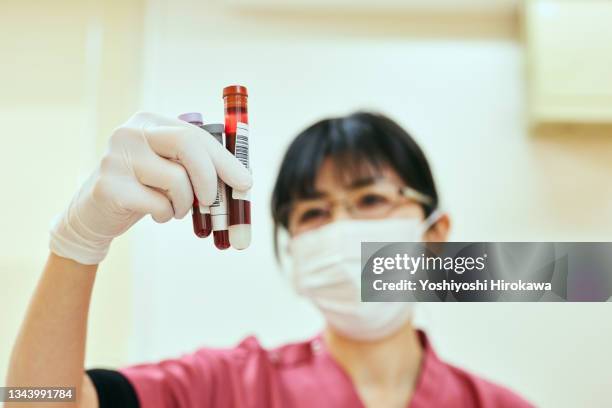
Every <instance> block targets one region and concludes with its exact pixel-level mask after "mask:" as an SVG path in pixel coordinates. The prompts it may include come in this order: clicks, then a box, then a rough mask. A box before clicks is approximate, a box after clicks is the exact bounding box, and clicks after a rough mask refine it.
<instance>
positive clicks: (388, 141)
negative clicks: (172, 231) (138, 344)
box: [8, 113, 531, 408]
mask: <svg viewBox="0 0 612 408" xmlns="http://www.w3.org/2000/svg"><path fill="white" fill-rule="evenodd" d="M217 175H219V176H220V177H221V178H222V179H223V180H224V181H225V182H226V183H227V184H228V185H230V186H231V187H233V188H234V189H238V190H247V189H249V188H250V187H251V182H252V180H251V176H250V174H249V172H248V171H247V170H245V168H244V167H243V166H242V165H241V164H240V163H239V162H238V160H236V159H235V158H234V157H233V156H232V155H231V154H230V153H228V152H227V151H226V150H225V149H224V148H223V147H222V146H221V145H220V144H218V143H217V142H216V141H215V140H214V139H213V137H212V136H211V135H209V134H208V133H206V132H205V131H203V130H201V129H199V128H197V127H195V126H192V125H189V124H186V123H183V122H181V121H178V120H174V119H169V118H165V117H161V116H158V115H155V114H150V113H139V114H136V115H135V116H133V117H132V118H131V119H130V120H129V121H128V122H127V123H126V124H124V125H123V126H121V127H119V128H118V129H116V130H115V131H114V133H113V135H112V136H111V139H110V143H109V149H108V152H107V153H106V154H105V156H104V158H103V159H102V161H101V163H100V165H99V166H98V168H97V169H96V171H95V172H94V173H93V174H92V176H91V177H90V178H89V180H88V181H87V182H86V183H85V184H84V185H83V186H82V188H81V189H80V191H78V192H77V194H76V195H75V196H74V199H73V200H72V202H71V203H70V205H69V206H68V208H67V209H66V211H65V212H64V213H63V214H62V215H61V216H60V217H58V218H57V220H56V221H55V223H54V226H53V227H52V230H51V238H50V248H51V253H50V255H49V259H48V262H47V264H46V266H45V268H44V271H43V273H42V276H41V278H40V282H39V283H38V287H37V289H36V291H35V293H34V295H33V297H32V300H31V303H30V307H29V309H28V312H27V315H26V318H25V321H24V322H23V325H22V328H21V331H20V334H19V336H18V339H17V341H16V344H15V346H14V349H13V354H12V359H11V364H10V369H9V373H8V385H9V386H43V385H47V386H50V385H53V386H60V385H61V386H74V387H76V389H77V401H76V402H75V404H74V406H78V407H83V408H93V407H103V408H107V407H126V408H131V407H142V408H171V407H172V408H179V407H180V408H186V407H252V408H255V407H257V408H260V407H261V408H264V407H270V408H281V407H282V408H285V407H298V408H301V407H304V408H306V407H308V408H311V407H319V408H324V407H377V408H378V407H381V408H384V407H394V408H395V407H411V408H422V407H483V408H489V407H496V408H497V407H508V408H510V407H512V408H517V407H519V408H520V407H529V406H531V405H530V404H529V403H527V402H525V401H524V400H523V399H521V398H520V397H518V396H517V395H515V394H514V393H512V392H511V391H509V390H507V389H505V388H503V387H501V386H498V385H495V384H493V383H491V382H488V381H486V380H484V379H481V378H479V377H477V376H475V375H473V374H470V373H468V372H466V371H464V370H462V369H460V368H457V367H454V366H451V365H449V364H447V363H445V362H443V361H441V360H440V359H439V358H438V357H437V356H436V353H435V352H434V350H433V349H432V346H431V344H430V343H429V341H428V339H427V337H426V335H425V334H424V333H423V332H421V331H418V330H416V329H415V328H414V327H413V325H412V323H411V317H412V304H411V303H363V302H360V288H359V285H360V283H359V282H360V279H359V277H360V268H359V257H360V252H359V251H360V242H361V241H413V240H428V241H444V240H446V238H447V235H448V231H449V218H448V216H447V215H446V214H444V213H442V212H440V211H439V209H438V194H437V191H436V187H435V185H434V180H433V177H432V173H431V170H430V167H429V164H428V162H427V159H426V158H425V156H424V154H423V152H422V151H421V149H420V148H419V146H418V145H417V144H416V143H415V141H414V140H413V139H412V138H411V137H410V135H409V134H408V133H406V132H405V131H404V130H403V129H402V128H401V127H400V126H398V125H397V124H396V123H395V122H393V121H392V120H390V119H388V118H386V117H384V116H381V115H376V114H370V113H356V114H353V115H350V116H347V117H341V118H334V119H328V120H323V121H320V122H318V123H315V124H314V125H312V126H311V127H309V128H308V129H306V130H305V131H303V132H302V133H301V134H300V135H299V136H298V137H297V138H296V139H295V140H294V141H293V143H292V144H291V145H290V146H289V148H288V150H287V152H286V154H285V157H284V159H283V161H282V164H281V168H280V172H279V175H278V178H277V180H276V185H275V188H274V192H273V194H272V218H273V220H274V223H275V224H276V227H277V228H276V231H277V232H278V230H279V229H280V230H285V231H286V232H287V236H288V237H289V238H288V243H287V245H286V247H287V251H286V252H287V254H288V255H289V256H290V257H291V259H292V265H293V267H292V271H291V276H290V279H291V282H292V284H293V287H294V288H295V290H296V291H297V292H298V293H299V294H301V295H303V296H305V297H306V298H308V299H309V300H310V301H312V303H313V304H314V306H315V307H316V308H317V309H318V310H319V311H320V312H321V313H322V315H323V317H324V318H325V321H326V326H325V328H324V330H323V331H322V332H321V333H320V334H319V335H317V336H316V337H314V338H312V339H308V340H304V341H302V342H299V343H293V344H287V345H284V346H282V347H279V348H276V349H265V348H263V347H262V346H261V345H260V344H259V343H258V341H257V339H255V338H253V337H249V338H246V339H245V340H243V341H242V342H241V343H240V344H239V345H237V346H235V347H233V348H228V349H211V348H201V349H199V350H197V351H195V352H191V353H189V354H186V355H184V356H182V357H179V358H176V359H170V360H165V361H161V362H155V363H147V364H142V365H137V366H131V367H125V368H121V369H119V370H102V369H93V370H88V371H86V370H85V369H84V367H83V361H84V354H85V344H86V327H87V316H88V309H89V303H90V297H91V293H92V288H93V284H94V279H95V275H96V269H97V265H98V264H99V263H100V262H101V261H102V260H103V259H104V257H105V255H106V253H107V251H108V250H109V247H110V244H111V241H112V240H113V238H115V237H117V236H118V235H120V234H122V233H123V232H125V231H126V230H127V229H128V228H130V226H132V225H133V224H134V223H135V222H137V221H138V220H139V219H140V218H142V217H143V216H144V215H146V214H150V215H151V216H152V217H153V219H154V220H155V221H157V222H160V223H163V222H167V221H169V220H170V219H172V218H182V217H184V216H185V215H186V214H187V213H188V211H189V209H190V208H191V205H192V202H193V198H194V194H195V195H196V196H197V198H198V199H199V201H200V202H203V203H205V204H211V203H212V202H213V201H214V199H215V194H216V179H217ZM275 245H277V247H278V242H277V239H276V236H275ZM283 248H284V246H283ZM283 252H285V251H284V250H283ZM9 406H10V405H9Z"/></svg>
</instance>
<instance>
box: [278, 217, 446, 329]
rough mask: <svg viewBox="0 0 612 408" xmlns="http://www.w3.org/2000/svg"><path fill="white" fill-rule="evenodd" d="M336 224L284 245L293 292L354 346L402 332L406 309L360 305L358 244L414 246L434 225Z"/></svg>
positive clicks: (404, 221) (399, 221)
mask: <svg viewBox="0 0 612 408" xmlns="http://www.w3.org/2000/svg"><path fill="white" fill-rule="evenodd" d="M437 218H438V215H437V213H435V212H434V213H433V214H432V215H431V216H430V217H429V218H428V219H427V220H426V221H425V222H423V221H421V220H419V219H417V218H387V219H383V220H352V219H349V220H342V221H336V222H333V223H331V224H329V225H325V226H323V227H321V228H318V229H316V230H313V231H309V232H305V233H303V234H301V235H299V236H297V237H296V238H293V239H292V240H291V241H290V243H289V253H290V254H291V257H292V259H293V273H292V280H293V285H294V288H295V290H296V291H297V292H298V293H299V294H301V295H303V296H305V297H307V298H309V299H310V300H311V301H312V302H313V303H314V304H315V306H317V308H318V309H319V310H320V311H321V313H323V315H324V317H325V320H326V321H327V323H328V324H329V325H330V326H331V327H332V328H333V329H335V330H337V331H338V332H339V333H340V334H342V335H344V336H346V337H349V338H352V339H356V340H377V339H381V338H383V337H386V336H388V335H390V334H392V333H394V332H395V331H397V330H398V329H399V328H400V327H402V326H403V325H404V324H405V323H406V322H407V321H408V319H410V318H411V316H412V307H413V304H412V303H407V302H361V242H367V241H370V242H419V241H421V240H422V239H423V234H424V233H425V231H426V230H427V229H428V228H429V226H431V225H432V224H433V223H434V221H435V220H437Z"/></svg>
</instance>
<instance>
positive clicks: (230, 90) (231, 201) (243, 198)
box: [223, 85, 251, 249]
mask: <svg viewBox="0 0 612 408" xmlns="http://www.w3.org/2000/svg"><path fill="white" fill-rule="evenodd" d="M247 99H248V93H247V89H246V87H244V86H241V85H231V86H227V87H225V88H223V105H224V108H225V143H226V147H227V149H228V150H229V151H230V152H232V154H233V155H234V156H236V158H237V159H238V160H239V161H240V162H241V163H242V164H243V165H244V166H245V167H246V168H247V169H248V168H249V119H248V109H247ZM226 189H227V190H226V191H227V199H228V205H229V241H230V244H231V245H232V246H233V247H234V248H236V249H245V248H246V247H248V246H249V244H250V243H251V201H250V197H249V193H248V192H242V191H232V189H231V188H230V187H229V186H226Z"/></svg>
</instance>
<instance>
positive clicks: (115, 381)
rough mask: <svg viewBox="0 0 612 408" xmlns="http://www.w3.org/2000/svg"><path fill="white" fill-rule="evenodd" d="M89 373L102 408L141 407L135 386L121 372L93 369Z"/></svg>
mask: <svg viewBox="0 0 612 408" xmlns="http://www.w3.org/2000/svg"><path fill="white" fill-rule="evenodd" d="M87 375H88V376H89V378H91V382H93V385H94V387H95V388H96V393H97V394H98V403H99V406H100V408H113V407H122V408H140V404H139V403H138V398H137V397H136V391H135V390H134V387H132V384H130V382H129V381H128V379H127V378H125V377H124V376H123V374H121V373H120V372H118V371H113V370H103V369H93V370H87Z"/></svg>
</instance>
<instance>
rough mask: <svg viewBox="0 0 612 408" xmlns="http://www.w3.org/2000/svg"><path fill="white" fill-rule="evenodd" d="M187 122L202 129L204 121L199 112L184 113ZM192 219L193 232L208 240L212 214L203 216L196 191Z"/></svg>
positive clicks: (181, 116) (181, 117) (182, 117)
mask: <svg viewBox="0 0 612 408" xmlns="http://www.w3.org/2000/svg"><path fill="white" fill-rule="evenodd" d="M178 118H179V119H181V120H184V121H185V122H189V123H191V124H192V125H196V126H198V127H202V123H203V119H202V115H201V114H200V113H197V112H191V113H183V114H182V115H179V117H178ZM191 219H192V221H193V232H194V233H195V234H196V236H198V237H199V238H206V237H207V236H209V235H210V232H211V231H212V221H211V218H210V214H202V213H201V212H200V203H199V202H198V198H197V197H196V195H195V191H194V193H193V207H192V209H191Z"/></svg>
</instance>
